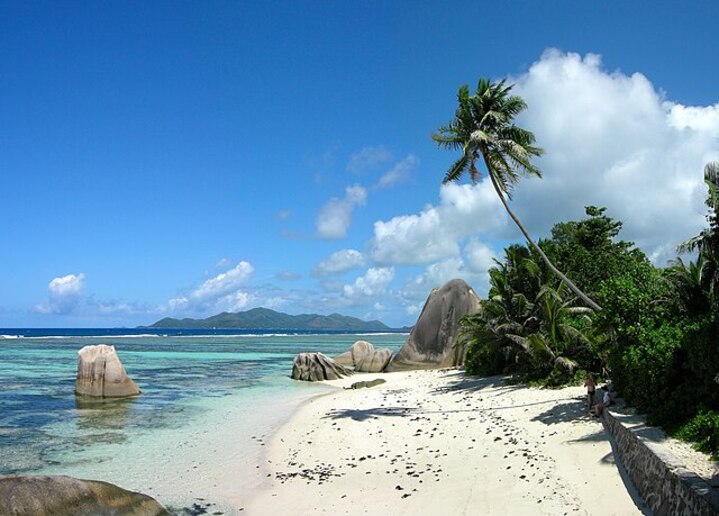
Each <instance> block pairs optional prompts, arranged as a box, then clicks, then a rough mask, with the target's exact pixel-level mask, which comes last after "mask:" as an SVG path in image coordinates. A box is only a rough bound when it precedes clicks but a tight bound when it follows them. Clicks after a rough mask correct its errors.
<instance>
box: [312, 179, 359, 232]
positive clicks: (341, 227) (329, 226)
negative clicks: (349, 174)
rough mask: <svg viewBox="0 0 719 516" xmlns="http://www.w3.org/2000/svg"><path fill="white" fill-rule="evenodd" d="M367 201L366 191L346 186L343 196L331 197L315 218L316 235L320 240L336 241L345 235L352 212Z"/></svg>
mask: <svg viewBox="0 0 719 516" xmlns="http://www.w3.org/2000/svg"><path fill="white" fill-rule="evenodd" d="M366 201H367V190H366V189H365V188H364V187H362V186H360V185H354V186H348V187H347V188H346V189H345V196H344V197H343V198H342V199H340V198H337V197H333V198H332V199H330V201H329V202H328V203H327V204H325V205H324V206H323V207H322V209H321V210H320V213H319V215H318V216H317V233H318V235H319V236H320V237H321V238H326V239H330V240H336V239H338V238H343V237H345V236H346V235H347V229H348V228H349V226H350V223H351V222H352V212H353V211H354V209H355V208H356V207H358V206H364V204H365V202H366Z"/></svg>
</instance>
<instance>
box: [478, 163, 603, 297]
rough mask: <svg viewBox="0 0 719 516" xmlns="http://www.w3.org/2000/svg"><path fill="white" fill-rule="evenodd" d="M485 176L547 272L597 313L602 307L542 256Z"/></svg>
mask: <svg viewBox="0 0 719 516" xmlns="http://www.w3.org/2000/svg"><path fill="white" fill-rule="evenodd" d="M487 175H488V176H489V178H490V179H491V180H492V186H493V187H494V191H495V192H497V195H498V196H499V200H500V201H502V204H503V205H504V209H505V210H507V213H509V216H510V217H511V218H512V220H513V221H514V223H515V224H516V225H517V227H518V228H519V230H520V231H521V232H522V234H523V235H524V238H526V239H527V242H529V243H530V245H531V246H532V247H533V248H534V250H535V251H537V253H538V254H539V256H540V257H541V258H542V260H544V263H545V264H546V265H547V267H549V270H551V271H552V272H553V273H554V274H555V275H556V276H557V277H558V278H559V279H561V280H562V281H563V282H564V283H565V284H566V285H567V286H568V287H569V288H570V290H571V291H572V292H574V293H575V294H576V295H577V296H579V298H580V299H581V300H582V301H584V303H585V304H586V305H587V306H589V308H591V309H592V310H594V311H599V310H601V309H602V307H601V306H599V305H598V304H597V303H595V302H594V301H592V299H591V298H590V297H589V296H588V295H586V294H585V293H584V292H582V291H581V290H579V287H577V286H576V285H575V284H574V282H573V281H572V280H570V279H569V278H567V277H566V276H565V275H564V274H563V273H562V271H560V270H559V269H557V268H556V267H555V266H554V264H553V263H552V262H551V261H550V260H549V258H548V257H547V255H546V254H544V251H542V248H541V247H539V246H538V245H537V243H536V242H535V241H534V240H532V237H531V236H529V232H528V231H527V229H526V228H525V227H524V224H522V221H520V220H519V217H517V215H515V214H514V212H513V211H512V209H511V208H510V207H509V203H507V199H505V198H504V194H503V193H502V191H501V190H500V189H499V186H498V185H497V182H496V181H495V179H494V176H493V175H492V174H491V172H490V173H489V174H487Z"/></svg>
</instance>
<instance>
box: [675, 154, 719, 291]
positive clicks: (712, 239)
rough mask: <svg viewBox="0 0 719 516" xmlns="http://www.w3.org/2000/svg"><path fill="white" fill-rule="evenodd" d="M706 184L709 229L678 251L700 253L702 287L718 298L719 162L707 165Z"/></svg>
mask: <svg viewBox="0 0 719 516" xmlns="http://www.w3.org/2000/svg"><path fill="white" fill-rule="evenodd" d="M704 183H705V184H706V185H707V189H708V193H707V198H706V201H705V203H706V205H707V206H708V207H709V213H708V214H707V221H708V222H709V227H708V228H706V229H703V230H702V231H701V233H699V234H698V235H697V236H695V237H693V238H690V239H689V240H687V241H686V242H683V243H681V244H680V245H679V247H678V251H679V252H680V253H681V252H691V251H698V252H699V257H700V260H699V261H697V264H699V263H700V262H703V263H701V265H702V267H701V273H702V277H701V285H702V287H703V288H705V289H706V290H707V291H708V292H709V294H710V295H711V296H716V295H717V294H719V162H711V163H707V165H706V166H705V167H704Z"/></svg>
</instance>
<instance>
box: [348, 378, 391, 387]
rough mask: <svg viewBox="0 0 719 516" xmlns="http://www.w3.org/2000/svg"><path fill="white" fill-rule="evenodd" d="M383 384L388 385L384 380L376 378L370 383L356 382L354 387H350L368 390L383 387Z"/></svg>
mask: <svg viewBox="0 0 719 516" xmlns="http://www.w3.org/2000/svg"><path fill="white" fill-rule="evenodd" d="M383 383H387V380H385V379H384V378H375V379H374V380H369V381H363V382H355V383H353V384H352V385H350V387H349V388H350V389H368V388H370V387H376V386H378V385H382V384H383Z"/></svg>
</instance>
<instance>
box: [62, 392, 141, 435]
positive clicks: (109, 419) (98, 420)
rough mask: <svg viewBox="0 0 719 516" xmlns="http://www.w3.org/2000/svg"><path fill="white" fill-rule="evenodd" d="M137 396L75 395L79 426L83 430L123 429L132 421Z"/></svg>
mask: <svg viewBox="0 0 719 516" xmlns="http://www.w3.org/2000/svg"><path fill="white" fill-rule="evenodd" d="M135 401H136V398H135V397H132V398H116V399H108V398H89V397H85V396H75V413H76V415H77V426H78V428H79V429H81V430H87V431H93V430H123V429H124V428H125V427H127V426H128V425H129V424H130V423H131V412H132V406H133V404H134V403H135Z"/></svg>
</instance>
